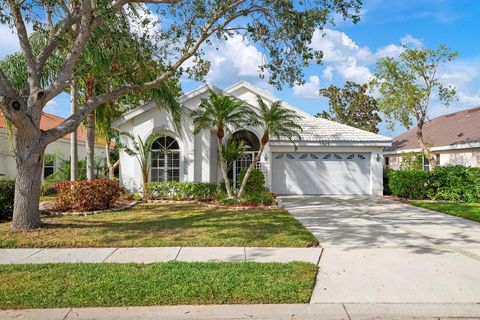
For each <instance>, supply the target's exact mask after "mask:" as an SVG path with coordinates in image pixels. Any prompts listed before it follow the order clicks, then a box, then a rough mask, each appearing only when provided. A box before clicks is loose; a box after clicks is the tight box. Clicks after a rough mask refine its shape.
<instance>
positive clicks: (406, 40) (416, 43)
mask: <svg viewBox="0 0 480 320" xmlns="http://www.w3.org/2000/svg"><path fill="white" fill-rule="evenodd" d="M400 43H401V44H402V45H404V46H408V45H410V46H412V47H414V48H421V47H423V39H417V38H415V37H414V36H412V35H411V34H407V35H406V36H405V37H403V38H401V39H400Z"/></svg>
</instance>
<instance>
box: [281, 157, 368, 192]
mask: <svg viewBox="0 0 480 320" xmlns="http://www.w3.org/2000/svg"><path fill="white" fill-rule="evenodd" d="M272 158H273V162H272V191H273V192H275V193H277V194H370V153H358V152H356V153H333V152H332V153H328V152H327V153H310V152H308V153H301V152H291V153H286V152H284V153H273V154H272Z"/></svg>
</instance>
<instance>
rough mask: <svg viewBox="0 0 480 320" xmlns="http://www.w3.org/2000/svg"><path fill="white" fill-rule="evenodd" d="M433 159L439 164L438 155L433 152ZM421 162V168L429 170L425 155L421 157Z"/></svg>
mask: <svg viewBox="0 0 480 320" xmlns="http://www.w3.org/2000/svg"><path fill="white" fill-rule="evenodd" d="M434 156H435V160H436V161H437V165H440V155H439V154H435V155H434ZM422 159H423V160H422V164H423V170H424V171H430V163H429V162H428V159H427V158H426V157H424V156H423V157H422Z"/></svg>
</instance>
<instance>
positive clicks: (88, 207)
mask: <svg viewBox="0 0 480 320" xmlns="http://www.w3.org/2000/svg"><path fill="white" fill-rule="evenodd" d="M55 189H56V190H57V197H56V198H55V209H56V210H58V211H93V210H103V209H109V208H111V207H112V205H113V204H114V203H115V201H116V200H117V199H118V198H119V197H120V195H121V194H122V193H123V189H122V188H121V187H120V185H119V184H118V182H117V181H113V180H107V179H98V180H90V181H60V182H58V183H56V184H55Z"/></svg>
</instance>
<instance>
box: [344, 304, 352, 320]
mask: <svg viewBox="0 0 480 320" xmlns="http://www.w3.org/2000/svg"><path fill="white" fill-rule="evenodd" d="M342 307H343V310H345V313H346V314H347V317H348V320H352V317H350V314H349V313H348V310H347V307H346V306H345V304H344V303H342Z"/></svg>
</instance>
